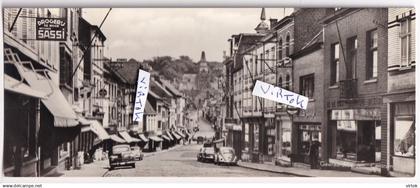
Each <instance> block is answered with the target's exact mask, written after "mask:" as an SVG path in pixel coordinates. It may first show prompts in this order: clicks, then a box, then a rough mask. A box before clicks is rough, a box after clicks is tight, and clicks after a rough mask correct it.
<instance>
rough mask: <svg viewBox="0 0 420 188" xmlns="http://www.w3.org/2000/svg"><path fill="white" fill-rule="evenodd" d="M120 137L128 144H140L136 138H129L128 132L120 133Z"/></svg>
mask: <svg viewBox="0 0 420 188" xmlns="http://www.w3.org/2000/svg"><path fill="white" fill-rule="evenodd" d="M120 135H121V136H122V137H123V138H124V140H125V141H127V142H128V143H133V142H140V141H141V140H140V139H137V138H133V137H131V136H130V135H129V134H128V132H126V131H122V132H120Z"/></svg>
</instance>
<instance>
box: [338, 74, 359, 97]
mask: <svg viewBox="0 0 420 188" xmlns="http://www.w3.org/2000/svg"><path fill="white" fill-rule="evenodd" d="M355 97H357V79H356V78H353V79H348V80H340V98H342V99H351V98H355Z"/></svg>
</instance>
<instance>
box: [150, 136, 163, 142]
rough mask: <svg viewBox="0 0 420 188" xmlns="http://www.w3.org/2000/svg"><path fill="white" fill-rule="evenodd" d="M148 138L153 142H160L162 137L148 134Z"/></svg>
mask: <svg viewBox="0 0 420 188" xmlns="http://www.w3.org/2000/svg"><path fill="white" fill-rule="evenodd" d="M149 139H150V140H153V141H155V142H162V141H163V140H162V138H159V137H157V136H149Z"/></svg>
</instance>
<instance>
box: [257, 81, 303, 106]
mask: <svg viewBox="0 0 420 188" xmlns="http://www.w3.org/2000/svg"><path fill="white" fill-rule="evenodd" d="M252 95H255V96H258V97H262V98H265V99H268V100H272V101H276V102H280V103H283V104H286V105H290V106H294V107H297V108H302V109H306V107H307V105H308V97H305V96H302V95H299V94H297V93H293V92H291V91H288V90H285V89H282V88H279V87H276V86H274V85H271V84H268V83H265V82H261V81H258V80H257V82H256V83H255V87H254V90H253V91H252Z"/></svg>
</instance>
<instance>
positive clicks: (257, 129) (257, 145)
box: [254, 124, 260, 151]
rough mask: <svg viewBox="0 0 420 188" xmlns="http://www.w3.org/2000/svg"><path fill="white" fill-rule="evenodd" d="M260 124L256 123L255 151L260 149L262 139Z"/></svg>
mask: <svg viewBox="0 0 420 188" xmlns="http://www.w3.org/2000/svg"><path fill="white" fill-rule="evenodd" d="M259 132H260V129H259V126H258V124H254V151H258V148H259V144H260V142H259V141H260V139H259V135H260V134H259Z"/></svg>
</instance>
